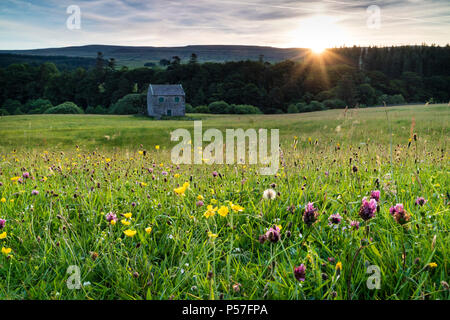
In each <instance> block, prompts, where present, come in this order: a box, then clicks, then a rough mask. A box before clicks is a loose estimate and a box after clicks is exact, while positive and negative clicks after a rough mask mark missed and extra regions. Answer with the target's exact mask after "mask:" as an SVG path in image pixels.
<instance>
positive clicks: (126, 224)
mask: <svg viewBox="0 0 450 320" xmlns="http://www.w3.org/2000/svg"><path fill="white" fill-rule="evenodd" d="M120 222H121V223H122V224H123V225H124V226H129V225H130V224H131V222H130V221H128V220H125V219H122V220H120Z"/></svg>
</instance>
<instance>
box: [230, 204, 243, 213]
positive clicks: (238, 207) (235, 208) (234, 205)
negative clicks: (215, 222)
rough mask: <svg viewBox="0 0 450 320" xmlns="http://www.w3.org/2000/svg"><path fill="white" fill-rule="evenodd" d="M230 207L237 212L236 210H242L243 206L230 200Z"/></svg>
mask: <svg viewBox="0 0 450 320" xmlns="http://www.w3.org/2000/svg"><path fill="white" fill-rule="evenodd" d="M230 207H231V209H233V211H235V212H238V211H244V207H241V206H240V205H238V204H233V203H232V202H230Z"/></svg>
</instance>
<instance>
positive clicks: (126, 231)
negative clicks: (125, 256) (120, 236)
mask: <svg viewBox="0 0 450 320" xmlns="http://www.w3.org/2000/svg"><path fill="white" fill-rule="evenodd" d="M136 232H137V231H136V230H131V229H127V230H125V231H124V232H123V233H125V235H126V236H127V237H130V238H132V237H134V235H135V234H136Z"/></svg>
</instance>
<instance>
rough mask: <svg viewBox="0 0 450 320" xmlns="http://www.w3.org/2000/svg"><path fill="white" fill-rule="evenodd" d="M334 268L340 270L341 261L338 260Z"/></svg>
mask: <svg viewBox="0 0 450 320" xmlns="http://www.w3.org/2000/svg"><path fill="white" fill-rule="evenodd" d="M336 270H339V271H341V270H342V262H340V261H339V262H338V263H336Z"/></svg>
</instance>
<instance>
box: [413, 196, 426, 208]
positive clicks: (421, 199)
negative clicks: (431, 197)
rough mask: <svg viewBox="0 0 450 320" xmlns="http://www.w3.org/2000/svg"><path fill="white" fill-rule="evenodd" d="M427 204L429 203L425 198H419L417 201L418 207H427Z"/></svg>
mask: <svg viewBox="0 0 450 320" xmlns="http://www.w3.org/2000/svg"><path fill="white" fill-rule="evenodd" d="M425 203H427V200H425V198H423V197H418V198H417V199H416V205H418V206H421V207H422V206H423V205H425Z"/></svg>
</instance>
